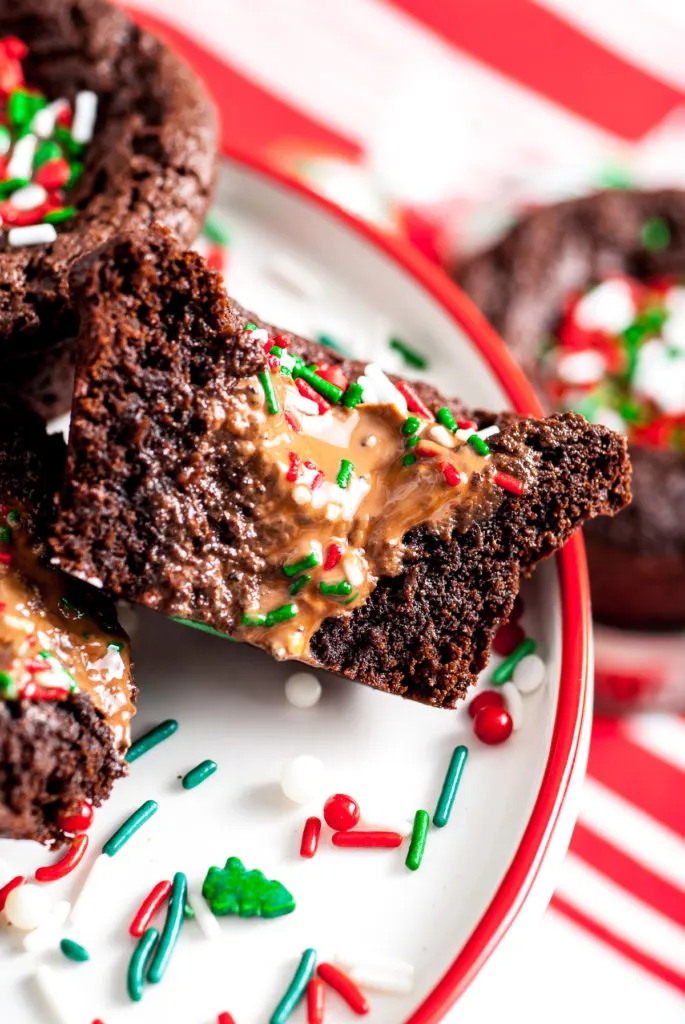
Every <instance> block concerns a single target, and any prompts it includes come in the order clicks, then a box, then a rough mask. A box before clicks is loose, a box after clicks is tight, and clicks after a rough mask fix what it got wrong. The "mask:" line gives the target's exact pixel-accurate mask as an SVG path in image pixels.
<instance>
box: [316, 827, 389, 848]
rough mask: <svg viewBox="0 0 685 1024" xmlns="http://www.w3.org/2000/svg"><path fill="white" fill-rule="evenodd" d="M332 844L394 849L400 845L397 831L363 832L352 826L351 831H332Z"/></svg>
mask: <svg viewBox="0 0 685 1024" xmlns="http://www.w3.org/2000/svg"><path fill="white" fill-rule="evenodd" d="M332 842H333V845H334V846H347V847H355V848H359V849H376V848H378V849H381V848H384V849H394V848H395V847H397V846H401V845H402V836H401V835H400V834H399V832H363V831H361V829H356V828H353V829H352V831H351V832H334V833H333V836H332Z"/></svg>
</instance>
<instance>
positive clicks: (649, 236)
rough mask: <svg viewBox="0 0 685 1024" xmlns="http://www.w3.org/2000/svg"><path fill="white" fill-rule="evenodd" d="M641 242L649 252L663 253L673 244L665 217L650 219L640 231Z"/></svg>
mask: <svg viewBox="0 0 685 1024" xmlns="http://www.w3.org/2000/svg"><path fill="white" fill-rule="evenodd" d="M640 240H641V242H642V244H643V245H644V247H645V249H647V251H648V252H663V251H664V249H668V246H669V244H670V242H671V229H670V227H669V226H668V223H667V222H666V221H665V220H664V219H663V217H650V219H649V220H646V221H645V222H644V224H643V225H642V228H641V229H640Z"/></svg>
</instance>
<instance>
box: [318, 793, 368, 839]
mask: <svg viewBox="0 0 685 1024" xmlns="http://www.w3.org/2000/svg"><path fill="white" fill-rule="evenodd" d="M323 816H324V818H325V820H326V824H327V825H329V826H330V827H331V828H332V829H334V830H335V831H336V832H348V831H349V830H350V829H351V828H354V826H355V825H356V824H357V822H358V821H359V804H358V803H357V801H356V800H353V799H352V797H351V796H347V795H346V794H345V793H335V794H334V795H333V796H329V798H328V800H327V801H326V803H325V804H324V805H323Z"/></svg>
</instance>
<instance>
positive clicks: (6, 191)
mask: <svg viewBox="0 0 685 1024" xmlns="http://www.w3.org/2000/svg"><path fill="white" fill-rule="evenodd" d="M28 184H29V179H28V178H5V180H4V181H0V199H6V198H7V197H8V196H9V195H12V193H13V192H16V191H17V189H19V188H24V187H25V186H26V185H28Z"/></svg>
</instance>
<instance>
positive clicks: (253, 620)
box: [243, 612, 266, 626]
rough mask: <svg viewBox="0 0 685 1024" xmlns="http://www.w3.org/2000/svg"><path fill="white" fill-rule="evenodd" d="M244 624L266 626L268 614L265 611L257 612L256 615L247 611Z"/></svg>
mask: <svg viewBox="0 0 685 1024" xmlns="http://www.w3.org/2000/svg"><path fill="white" fill-rule="evenodd" d="M243 626H266V615H265V614H264V613H263V612H257V614H256V615H248V614H247V612H245V614H244V615H243Z"/></svg>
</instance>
